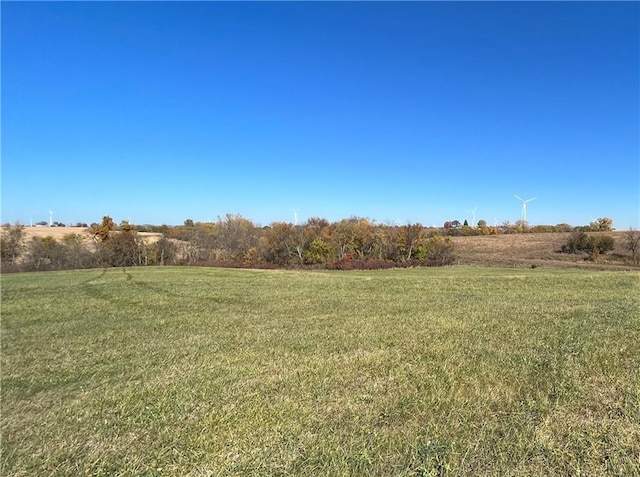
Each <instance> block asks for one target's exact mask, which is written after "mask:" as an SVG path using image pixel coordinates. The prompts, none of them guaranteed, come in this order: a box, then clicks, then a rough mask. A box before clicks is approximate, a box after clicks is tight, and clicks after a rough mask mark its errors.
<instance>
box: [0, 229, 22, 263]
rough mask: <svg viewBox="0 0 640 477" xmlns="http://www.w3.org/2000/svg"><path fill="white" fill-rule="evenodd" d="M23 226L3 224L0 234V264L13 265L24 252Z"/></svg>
mask: <svg viewBox="0 0 640 477" xmlns="http://www.w3.org/2000/svg"><path fill="white" fill-rule="evenodd" d="M23 239H24V225H20V224H19V223H16V224H15V225H10V224H5V225H3V226H2V234H0V258H1V259H2V263H8V264H9V265H15V263H16V261H17V260H18V257H20V255H21V254H22V251H23V250H24V243H23Z"/></svg>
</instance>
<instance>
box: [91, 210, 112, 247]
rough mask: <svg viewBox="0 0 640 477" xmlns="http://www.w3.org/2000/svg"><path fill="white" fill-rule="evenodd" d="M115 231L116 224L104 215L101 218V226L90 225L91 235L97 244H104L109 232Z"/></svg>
mask: <svg viewBox="0 0 640 477" xmlns="http://www.w3.org/2000/svg"><path fill="white" fill-rule="evenodd" d="M115 229H116V224H115V222H114V221H113V219H112V218H111V217H109V216H108V215H105V216H104V217H102V223H101V224H99V225H98V224H92V225H91V234H92V235H93V238H94V239H95V240H96V242H98V243H104V242H106V241H107V240H108V239H109V236H110V235H111V232H113V231H114V230H115Z"/></svg>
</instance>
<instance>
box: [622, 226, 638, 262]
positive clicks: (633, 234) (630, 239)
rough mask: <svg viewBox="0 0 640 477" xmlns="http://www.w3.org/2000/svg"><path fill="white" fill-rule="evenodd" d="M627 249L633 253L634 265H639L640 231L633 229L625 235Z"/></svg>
mask: <svg viewBox="0 0 640 477" xmlns="http://www.w3.org/2000/svg"><path fill="white" fill-rule="evenodd" d="M624 240H625V248H626V249H627V250H629V251H630V252H631V259H632V260H633V263H638V251H640V231H638V230H636V229H634V228H633V227H631V228H630V229H629V230H627V232H626V233H625V235H624Z"/></svg>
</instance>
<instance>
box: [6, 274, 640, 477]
mask: <svg viewBox="0 0 640 477" xmlns="http://www.w3.org/2000/svg"><path fill="white" fill-rule="evenodd" d="M1 331H2V337H1V338H2V369H1V374H2V375H1V378H2V380H1V381H2V382H1V384H2V388H1V393H2V402H1V405H2V408H1V411H2V416H1V422H2V468H1V471H0V474H1V475H3V476H35V475H38V476H40V475H47V476H49V475H74V476H75V475H96V476H99V475H119V476H124V475H147V476H152V475H158V476H165V475H166V476H187V475H189V476H204V475H212V476H218V475H221V476H225V475H243V476H246V475H256V476H257V475H261V476H262V475H273V476H275V475H309V476H311V475H313V476H318V475H320V476H323V475H324V476H353V475H366V476H440V475H496V476H497V475H500V476H522V475H527V476H535V475H586V476H592V475H640V370H639V368H640V273H638V272H609V271H586V270H576V269H570V270H557V269H556V270H552V269H541V268H537V269H530V268H526V269H525V268H522V269H489V268H473V267H454V268H445V269H409V270H389V271H377V272H299V271H298V272H296V271H252V270H230V269H226V270H223V269H204V268H168V267H167V268H145V269H142V268H140V269H127V270H122V269H108V270H84V271H74V272H50V273H31V274H12V275H3V276H2V323H1Z"/></svg>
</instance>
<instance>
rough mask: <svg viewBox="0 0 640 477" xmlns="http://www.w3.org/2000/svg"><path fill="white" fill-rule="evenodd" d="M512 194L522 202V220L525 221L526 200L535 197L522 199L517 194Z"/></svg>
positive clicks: (534, 198) (528, 200)
mask: <svg viewBox="0 0 640 477" xmlns="http://www.w3.org/2000/svg"><path fill="white" fill-rule="evenodd" d="M514 195H515V196H516V199H518V200H519V201H521V202H522V221H523V222H526V221H527V202H531V201H532V200H536V197H532V198H531V199H527V200H524V199H523V198H522V197H520V196H519V195H518V194H514Z"/></svg>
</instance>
